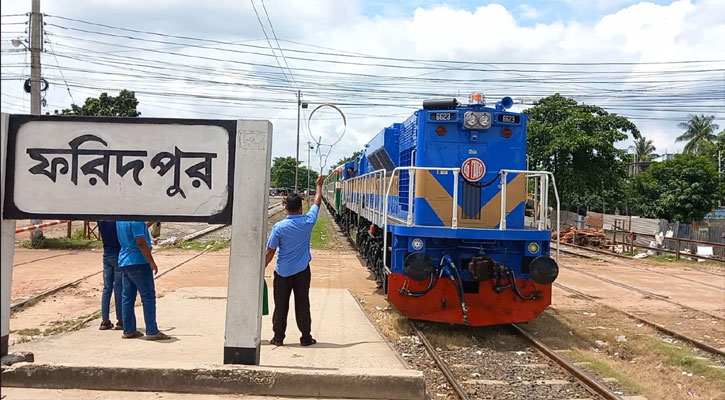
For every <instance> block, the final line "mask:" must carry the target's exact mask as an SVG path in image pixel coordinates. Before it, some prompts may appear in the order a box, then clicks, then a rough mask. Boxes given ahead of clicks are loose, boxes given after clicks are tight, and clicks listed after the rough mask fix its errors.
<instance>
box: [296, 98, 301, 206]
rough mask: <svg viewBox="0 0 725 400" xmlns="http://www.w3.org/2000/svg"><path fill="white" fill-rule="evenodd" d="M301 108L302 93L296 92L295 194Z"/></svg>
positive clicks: (298, 162)
mask: <svg viewBox="0 0 725 400" xmlns="http://www.w3.org/2000/svg"><path fill="white" fill-rule="evenodd" d="M301 107H302V93H301V92H300V91H299V90H298V91H297V147H296V148H295V151H296V152H297V155H296V156H295V192H297V175H298V174H299V172H300V108H301Z"/></svg>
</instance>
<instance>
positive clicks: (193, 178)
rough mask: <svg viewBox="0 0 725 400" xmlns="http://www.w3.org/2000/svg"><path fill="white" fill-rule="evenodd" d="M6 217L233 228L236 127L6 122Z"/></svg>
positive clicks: (133, 121) (137, 121) (131, 121)
mask: <svg viewBox="0 0 725 400" xmlns="http://www.w3.org/2000/svg"><path fill="white" fill-rule="evenodd" d="M8 133H9V135H8V158H7V167H8V168H6V169H5V171H6V173H7V175H6V185H7V190H6V193H5V199H4V201H5V203H4V211H5V218H16V219H19V218H38V219H41V218H67V219H73V218H74V217H76V216H83V219H102V218H104V217H113V219H121V218H123V219H142V220H143V219H150V218H149V217H151V216H153V220H156V221H174V220H176V221H181V220H183V221H208V222H212V223H230V222H231V203H232V191H233V182H234V180H233V173H234V167H233V165H234V144H235V134H236V121H218V120H181V119H177V120H175V119H155V118H95V117H59V116H27V115H11V116H10V124H9V132H8Z"/></svg>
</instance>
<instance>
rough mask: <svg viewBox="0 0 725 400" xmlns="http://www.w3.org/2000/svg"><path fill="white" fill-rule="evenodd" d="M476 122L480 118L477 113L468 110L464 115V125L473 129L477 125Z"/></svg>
mask: <svg viewBox="0 0 725 400" xmlns="http://www.w3.org/2000/svg"><path fill="white" fill-rule="evenodd" d="M476 122H478V118H477V117H476V114H474V113H472V112H470V111H469V112H467V113H465V114H464V115H463V125H464V126H465V127H466V128H468V129H472V128H473V127H475V126H476Z"/></svg>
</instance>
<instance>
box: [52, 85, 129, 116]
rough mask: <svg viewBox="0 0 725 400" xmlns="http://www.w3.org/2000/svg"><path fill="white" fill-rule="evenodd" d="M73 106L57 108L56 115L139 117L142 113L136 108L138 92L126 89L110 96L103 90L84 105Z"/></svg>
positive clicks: (88, 99)
mask: <svg viewBox="0 0 725 400" xmlns="http://www.w3.org/2000/svg"><path fill="white" fill-rule="evenodd" d="M70 107H71V108H69V109H68V108H66V109H63V110H61V111H60V112H59V111H58V110H55V114H56V115H89V116H97V117H138V116H140V115H141V113H140V112H138V111H137V110H136V107H138V100H136V93H134V92H131V91H128V90H126V89H124V90H121V91H120V92H119V93H118V96H115V97H114V96H109V95H108V93H106V92H103V93H101V95H100V96H98V97H97V98H96V97H89V98H87V99H86V102H85V103H84V104H83V105H82V106H78V105H76V104H71V106H70Z"/></svg>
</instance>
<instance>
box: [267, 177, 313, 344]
mask: <svg viewBox="0 0 725 400" xmlns="http://www.w3.org/2000/svg"><path fill="white" fill-rule="evenodd" d="M324 180H325V179H324V177H323V176H322V175H320V176H319V177H318V178H317V192H316V194H315V200H314V204H313V205H312V207H310V210H309V211H308V212H307V214H302V198H301V197H300V195H299V194H297V193H292V194H291V195H289V197H287V202H286V204H285V209H286V210H287V218H285V219H283V220H282V221H279V222H277V223H276V224H274V227H273V228H272V233H271V234H270V235H269V241H267V257H266V264H265V266H267V265H269V262H270V261H272V258H273V257H274V254H275V253H276V252H277V249H278V248H279V255H278V256H277V268H275V270H274V284H273V285H274V286H273V288H274V313H273V314H272V330H274V337H273V338H272V340H270V343H271V344H273V345H275V346H282V344H283V342H284V337H285V331H286V330H287V313H288V312H289V298H290V294H292V291H294V293H295V318H296V319H297V328H299V330H300V332H302V337H300V344H301V345H303V346H311V345H313V344H315V343H317V341H316V340H315V339H313V338H312V335H311V334H310V331H311V330H312V319H311V317H310V279H311V274H310V260H312V255H311V254H310V237H311V235H312V227H314V226H315V222H317V214H318V213H319V212H320V204H321V203H322V183H323V182H324Z"/></svg>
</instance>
